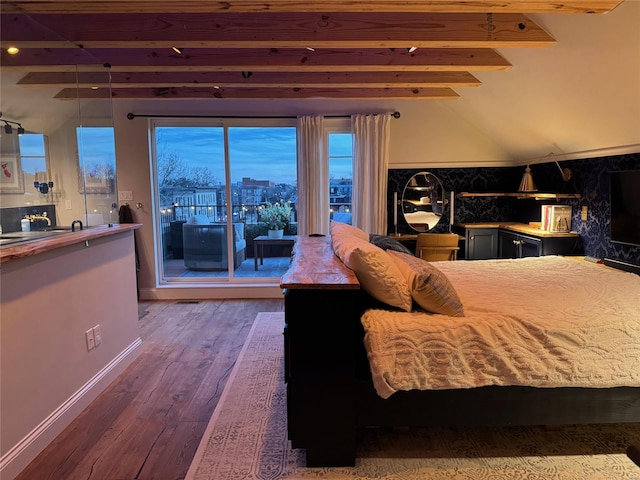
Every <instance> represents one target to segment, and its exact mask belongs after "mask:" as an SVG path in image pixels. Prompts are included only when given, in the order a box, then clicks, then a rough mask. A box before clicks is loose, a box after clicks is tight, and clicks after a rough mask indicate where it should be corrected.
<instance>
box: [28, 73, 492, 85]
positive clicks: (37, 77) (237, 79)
mask: <svg viewBox="0 0 640 480" xmlns="http://www.w3.org/2000/svg"><path fill="white" fill-rule="evenodd" d="M109 77H110V80H111V81H110V82H109ZM18 85H20V86H22V87H38V88H48V87H60V88H63V87H69V86H78V87H80V88H90V87H92V86H102V87H105V86H109V85H111V87H112V88H120V87H128V88H145V87H203V88H204V87H209V88H213V87H215V86H222V87H254V88H256V87H262V88H297V87H302V88H323V87H341V88H391V87H394V88H399V87H407V88H411V87H477V86H479V85H480V80H478V79H477V78H476V77H474V76H473V75H471V74H470V73H469V72H378V73H376V74H375V75H372V74H371V73H370V72H332V73H320V72H284V73H283V72H255V73H254V72H127V73H125V72H119V73H112V74H111V75H110V76H109V75H106V74H105V72H80V73H79V74H78V75H76V74H75V73H73V72H47V73H45V72H39V73H29V74H27V75H26V76H25V77H23V78H22V79H21V80H20V81H18Z"/></svg>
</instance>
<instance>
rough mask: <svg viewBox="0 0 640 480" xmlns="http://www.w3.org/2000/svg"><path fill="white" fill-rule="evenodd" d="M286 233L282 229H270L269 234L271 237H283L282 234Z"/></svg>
mask: <svg viewBox="0 0 640 480" xmlns="http://www.w3.org/2000/svg"><path fill="white" fill-rule="evenodd" d="M283 233H284V230H282V229H280V230H269V232H268V234H269V238H282V234H283Z"/></svg>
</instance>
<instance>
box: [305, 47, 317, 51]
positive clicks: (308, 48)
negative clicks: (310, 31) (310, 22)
mask: <svg viewBox="0 0 640 480" xmlns="http://www.w3.org/2000/svg"><path fill="white" fill-rule="evenodd" d="M305 48H306V49H307V50H309V51H310V52H315V51H316V49H315V48H313V47H305Z"/></svg>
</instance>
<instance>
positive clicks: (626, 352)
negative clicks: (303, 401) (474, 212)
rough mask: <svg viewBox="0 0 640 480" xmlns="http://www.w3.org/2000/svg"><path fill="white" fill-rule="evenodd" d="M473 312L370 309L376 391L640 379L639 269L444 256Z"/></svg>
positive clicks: (368, 338) (368, 339)
mask: <svg viewBox="0 0 640 480" xmlns="http://www.w3.org/2000/svg"><path fill="white" fill-rule="evenodd" d="M435 266H437V267H438V268H439V269H440V270H441V271H442V272H443V273H445V274H446V275H447V277H448V278H449V280H450V281H451V283H452V284H453V285H454V287H455V289H456V291H457V292H458V295H459V296H460V299H461V300H462V303H463V305H464V310H465V317H462V318H453V317H447V316H444V315H432V314H426V313H422V312H411V313H407V312H389V311H384V310H369V311H367V312H366V313H365V314H364V315H363V316H362V324H363V325H364V328H365V332H366V335H365V345H366V348H367V352H368V355H369V363H370V365H371V373H372V375H373V381H374V385H375V388H376V391H377V393H378V394H379V395H380V396H381V397H383V398H387V397H389V396H390V395H391V394H393V393H394V392H396V391H398V390H414V389H421V390H425V389H450V388H471V387H479V386H485V385H527V386H535V387H561V386H576V387H615V386H640V277H639V276H637V275H634V274H631V273H626V272H621V271H618V270H613V269H609V268H605V267H602V266H598V265H594V264H590V263H587V262H584V261H578V260H572V259H567V258H563V257H555V256H547V257H537V258H526V259H520V260H481V261H457V262H438V263H435Z"/></svg>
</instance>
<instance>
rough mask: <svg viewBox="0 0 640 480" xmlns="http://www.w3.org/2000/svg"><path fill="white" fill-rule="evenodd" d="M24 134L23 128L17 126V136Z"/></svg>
mask: <svg viewBox="0 0 640 480" xmlns="http://www.w3.org/2000/svg"><path fill="white" fill-rule="evenodd" d="M23 133H24V127H23V126H22V125H20V124H18V135H22V134H23Z"/></svg>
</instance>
